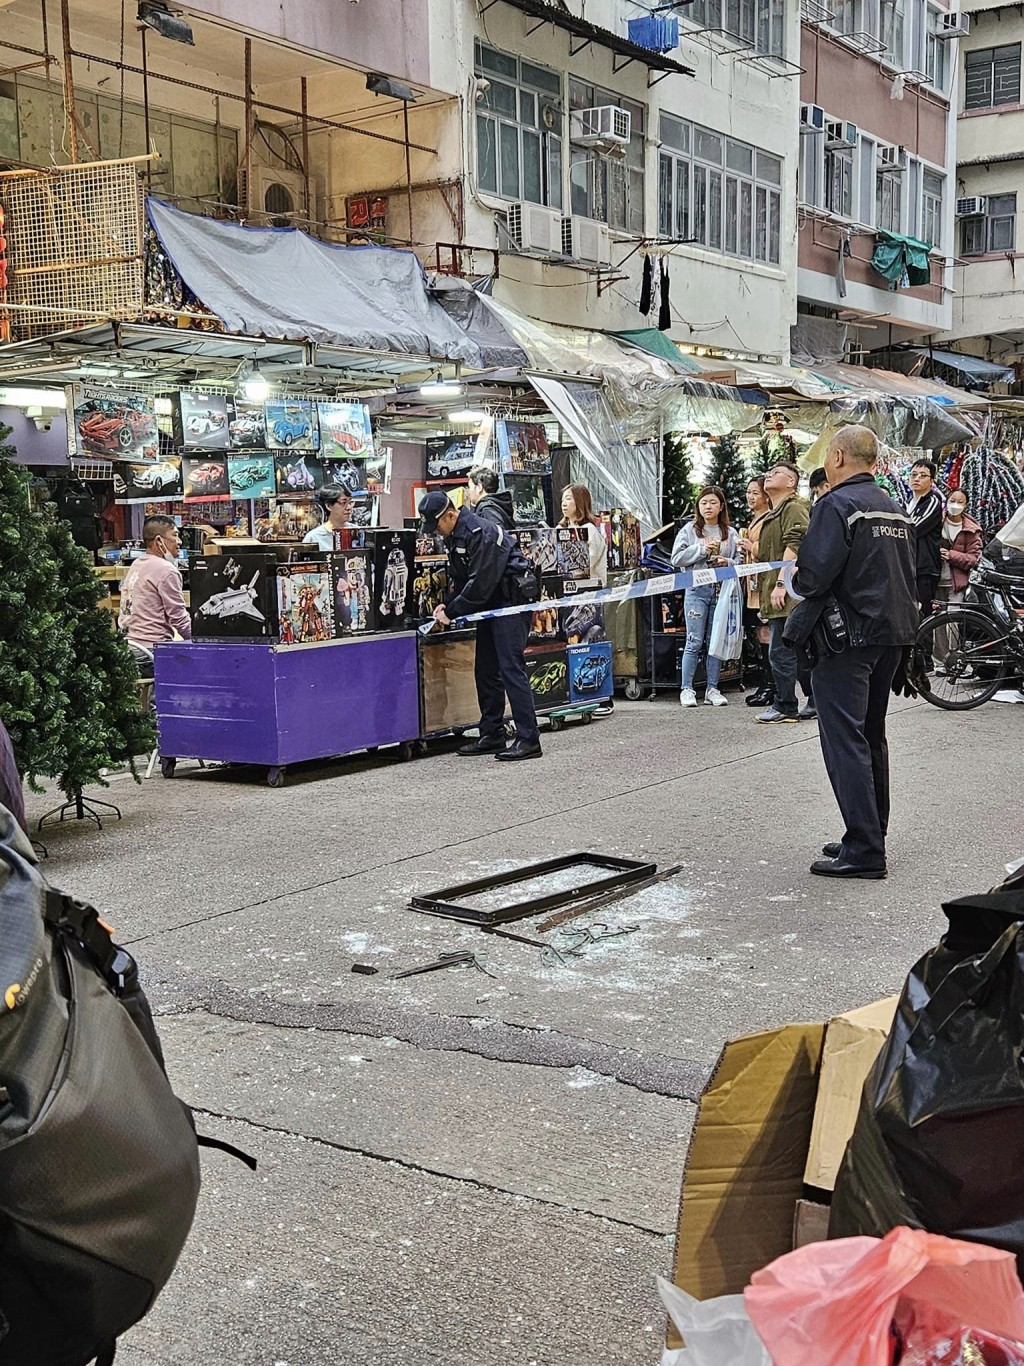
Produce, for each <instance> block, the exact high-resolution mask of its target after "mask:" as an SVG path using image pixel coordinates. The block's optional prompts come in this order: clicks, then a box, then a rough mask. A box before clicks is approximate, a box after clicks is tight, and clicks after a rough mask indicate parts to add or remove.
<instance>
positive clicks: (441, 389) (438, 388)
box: [420, 379, 462, 398]
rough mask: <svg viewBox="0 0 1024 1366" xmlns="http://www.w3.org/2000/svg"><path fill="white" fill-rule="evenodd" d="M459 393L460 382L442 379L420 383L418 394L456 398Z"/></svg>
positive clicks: (460, 388) (460, 389)
mask: <svg viewBox="0 0 1024 1366" xmlns="http://www.w3.org/2000/svg"><path fill="white" fill-rule="evenodd" d="M461 393H462V385H461V384H453V383H451V382H450V381H448V380H443V379H434V380H430V381H429V383H427V384H421V385H420V395H421V396H422V397H423V398H458V397H459V395H460V394H461Z"/></svg>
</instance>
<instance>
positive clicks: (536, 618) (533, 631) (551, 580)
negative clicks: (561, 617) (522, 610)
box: [529, 574, 565, 645]
mask: <svg viewBox="0 0 1024 1366" xmlns="http://www.w3.org/2000/svg"><path fill="white" fill-rule="evenodd" d="M564 584H565V580H564V579H563V578H562V576H561V575H560V574H542V575H541V581H540V601H541V602H552V603H553V602H555V601H556V600H557V599H558V598H560V597H561V596H562V591H563V587H564ZM558 633H559V625H558V608H557V607H542V608H540V609H539V610H538V611H536V612H534V613H533V616H532V619H531V622H530V635H529V642H530V644H531V645H533V644H536V643H537V642H538V641H543V640H557V639H558Z"/></svg>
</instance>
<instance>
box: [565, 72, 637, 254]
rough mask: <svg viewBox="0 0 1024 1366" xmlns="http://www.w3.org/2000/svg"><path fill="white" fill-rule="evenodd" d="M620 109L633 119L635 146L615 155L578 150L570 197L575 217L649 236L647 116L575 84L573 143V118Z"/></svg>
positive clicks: (628, 104)
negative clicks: (606, 107) (607, 107)
mask: <svg viewBox="0 0 1024 1366" xmlns="http://www.w3.org/2000/svg"><path fill="white" fill-rule="evenodd" d="M605 104H614V105H618V106H620V107H621V108H623V109H625V110H626V111H627V112H628V114H629V115H630V137H629V145H628V146H627V147H626V148H625V152H624V154H623V153H617V154H611V153H607V152H602V151H600V150H599V149H597V148H595V147H581V146H572V147H571V148H570V153H569V192H570V197H571V204H572V212H573V213H574V214H578V215H580V216H581V217H583V218H596V219H597V220H598V221H599V222H601V223H607V224H608V226H609V227H610V228H615V229H617V230H619V231H622V232H634V233H639V234H642V233H643V231H644V145H645V136H646V130H647V119H646V114H647V111H646V109H645V108H644V106H643V105H642V104H634V103H633V102H632V101H631V100H625V99H623V98H622V96H621V95H615V94H612V93H611V92H610V91H607V90H600V89H598V88H597V87H595V86H592V85H586V84H584V83H583V82H582V81H576V80H570V81H569V111H570V112H569V117H570V124H569V137H570V142H571V141H572V136H573V123H572V117H573V114H576V113H578V112H579V111H580V110H581V109H594V108H596V107H597V106H599V105H605Z"/></svg>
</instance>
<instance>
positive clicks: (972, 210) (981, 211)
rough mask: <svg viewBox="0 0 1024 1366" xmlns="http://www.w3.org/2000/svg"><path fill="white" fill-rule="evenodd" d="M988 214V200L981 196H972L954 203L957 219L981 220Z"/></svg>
mask: <svg viewBox="0 0 1024 1366" xmlns="http://www.w3.org/2000/svg"><path fill="white" fill-rule="evenodd" d="M987 212H988V200H987V199H986V198H985V196H984V195H983V194H973V195H971V196H970V197H969V198H967V199H958V200H957V201H956V216H957V218H983V217H984V216H985V214H986V213H987Z"/></svg>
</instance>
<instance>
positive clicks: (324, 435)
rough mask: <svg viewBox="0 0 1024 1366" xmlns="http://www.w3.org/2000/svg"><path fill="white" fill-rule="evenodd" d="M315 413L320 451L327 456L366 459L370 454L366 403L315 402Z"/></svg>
mask: <svg viewBox="0 0 1024 1366" xmlns="http://www.w3.org/2000/svg"><path fill="white" fill-rule="evenodd" d="M317 416H318V418H319V420H320V454H321V455H322V456H324V457H325V458H326V459H333V458H334V457H344V456H348V457H350V458H352V459H356V460H367V459H369V457H370V456H372V455H373V431H372V429H371V427H370V410H369V408H367V406H366V404H365V403H318V404H317Z"/></svg>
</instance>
